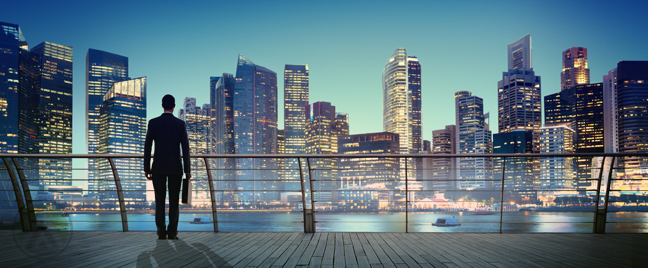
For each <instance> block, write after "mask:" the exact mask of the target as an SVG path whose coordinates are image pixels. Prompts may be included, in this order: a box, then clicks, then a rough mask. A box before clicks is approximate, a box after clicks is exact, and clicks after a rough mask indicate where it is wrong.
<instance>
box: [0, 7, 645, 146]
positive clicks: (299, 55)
mask: <svg viewBox="0 0 648 268" xmlns="http://www.w3.org/2000/svg"><path fill="white" fill-rule="evenodd" d="M163 2H166V1H27V2H25V1H5V2H4V3H3V4H2V5H1V6H2V8H1V9H0V21H5V22H10V23H16V24H18V25H20V27H21V29H22V31H23V33H24V35H25V37H26V39H27V41H28V43H29V45H30V47H33V46H35V45H36V44H38V43H40V42H42V41H49V42H55V43H60V44H64V45H69V46H72V47H73V48H74V94H73V97H74V107H73V109H74V119H73V120H74V121H73V124H74V125H73V129H74V130H73V138H74V142H73V151H74V153H85V148H84V144H85V143H84V140H83V139H84V138H85V134H84V131H85V127H84V126H85V122H84V117H85V105H86V104H85V75H84V71H85V57H86V53H87V51H88V48H94V49H99V50H104V51H108V52H112V53H116V54H120V55H123V56H127V57H128V58H129V68H130V73H129V75H130V76H131V77H141V76H147V77H148V117H149V119H150V118H153V117H156V116H158V115H159V114H160V113H162V109H161V107H160V106H161V105H160V103H161V98H162V96H163V95H165V94H173V95H174V96H175V97H176V100H177V104H178V105H180V103H181V102H182V100H183V99H184V98H185V97H195V98H197V103H198V104H199V105H202V104H203V103H208V102H209V77H210V76H220V75H221V74H222V73H223V72H228V73H232V74H234V73H235V71H236V61H237V55H238V54H239V53H240V54H243V55H244V56H246V57H247V58H249V59H250V60H252V61H253V62H254V63H256V64H258V65H261V66H265V67H267V68H269V69H271V70H273V71H275V72H276V73H277V76H278V77H277V78H278V79H277V80H278V88H279V96H278V98H279V106H278V107H279V111H278V113H279V118H278V119H279V126H280V128H283V68H284V65H285V64H309V67H310V101H311V102H316V101H328V102H331V103H332V104H333V105H335V106H336V107H337V108H336V109H337V111H338V112H345V113H349V115H350V130H351V133H352V134H357V133H367V132H377V131H382V88H381V76H382V71H383V68H384V66H385V63H386V62H387V60H388V58H389V56H390V55H391V54H392V53H393V52H394V50H396V48H399V47H404V48H406V49H407V52H408V55H413V56H417V57H418V58H419V61H420V63H421V65H422V80H423V81H422V83H423V93H422V94H423V96H422V98H423V111H422V112H423V131H424V136H423V138H424V139H427V140H430V139H431V136H432V134H431V133H432V131H433V130H436V129H441V128H443V127H444V125H448V124H454V120H455V118H454V98H453V95H454V92H456V91H460V90H468V91H472V92H473V94H475V95H477V96H479V97H482V98H484V105H485V112H491V122H490V125H491V130H493V132H494V133H495V132H497V81H499V80H500V79H501V77H502V72H503V71H506V69H507V61H506V46H507V44H509V43H511V42H513V41H515V40H516V39H518V38H520V37H522V36H523V35H525V34H527V33H530V34H531V38H532V42H533V43H532V44H533V65H534V69H535V71H536V75H540V76H542V95H543V96H545V95H548V94H552V93H555V92H558V91H559V90H560V71H561V53H562V51H563V50H565V49H567V48H569V47H572V46H582V47H586V48H587V49H588V53H589V68H590V71H591V82H592V83H594V82H601V81H602V76H603V75H604V74H607V72H608V71H609V70H611V69H613V68H615V67H616V63H617V62H618V61H621V60H648V50H647V49H646V48H647V47H646V45H647V44H648V42H647V41H648V35H647V34H646V26H648V22H647V21H646V19H645V15H646V8H647V7H648V2H646V1H362V2H361V1H173V2H169V3H163ZM176 114H177V113H176Z"/></svg>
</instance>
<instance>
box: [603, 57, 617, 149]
mask: <svg viewBox="0 0 648 268" xmlns="http://www.w3.org/2000/svg"><path fill="white" fill-rule="evenodd" d="M603 125H604V127H603V132H604V134H603V140H604V142H605V152H606V153H618V152H619V133H618V129H617V128H618V108H617V69H616V68H615V69H614V70H611V71H609V72H608V74H607V75H604V76H603Z"/></svg>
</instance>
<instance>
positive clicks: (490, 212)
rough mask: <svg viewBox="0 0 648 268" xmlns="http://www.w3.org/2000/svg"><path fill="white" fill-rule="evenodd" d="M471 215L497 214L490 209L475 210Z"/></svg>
mask: <svg viewBox="0 0 648 268" xmlns="http://www.w3.org/2000/svg"><path fill="white" fill-rule="evenodd" d="M470 213H471V214H473V215H492V214H495V213H497V212H496V211H493V210H492V209H490V208H489V209H475V210H473V211H470Z"/></svg>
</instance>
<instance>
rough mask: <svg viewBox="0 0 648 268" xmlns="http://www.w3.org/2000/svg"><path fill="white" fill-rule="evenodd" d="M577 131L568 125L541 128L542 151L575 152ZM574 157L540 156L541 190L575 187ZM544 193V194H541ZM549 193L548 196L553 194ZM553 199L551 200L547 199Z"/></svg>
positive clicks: (555, 152)
mask: <svg viewBox="0 0 648 268" xmlns="http://www.w3.org/2000/svg"><path fill="white" fill-rule="evenodd" d="M574 135H575V132H574V130H572V129H571V128H569V127H567V126H564V125H562V126H545V127H542V128H540V153H549V154H569V153H573V152H574V144H573V141H574ZM573 161H574V158H571V157H542V158H540V188H539V189H540V190H545V191H565V190H571V189H574V183H573V179H574V170H573V168H574V162H573ZM540 195H543V194H540ZM553 195H554V193H552V192H550V193H547V194H546V196H553ZM547 201H551V200H547Z"/></svg>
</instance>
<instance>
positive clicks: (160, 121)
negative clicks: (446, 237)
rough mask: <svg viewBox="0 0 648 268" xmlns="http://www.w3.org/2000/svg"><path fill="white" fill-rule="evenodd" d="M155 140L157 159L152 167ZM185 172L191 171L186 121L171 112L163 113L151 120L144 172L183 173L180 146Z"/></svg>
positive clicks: (146, 144) (145, 147) (147, 134)
mask: <svg viewBox="0 0 648 268" xmlns="http://www.w3.org/2000/svg"><path fill="white" fill-rule="evenodd" d="M154 141H155V159H154V160H153V167H151V147H152V145H153V142H154ZM181 146H182V159H183V160H184V161H183V162H184V173H191V162H190V160H189V140H188V138H187V127H186V124H185V122H184V121H182V120H180V119H178V118H176V117H175V116H173V114H171V113H163V114H162V115H160V116H159V117H156V118H153V119H151V120H150V121H149V125H148V130H147V131H146V141H145V142H144V172H146V173H149V174H166V175H182V173H183V168H182V163H180V162H181V161H180V147H181Z"/></svg>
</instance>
